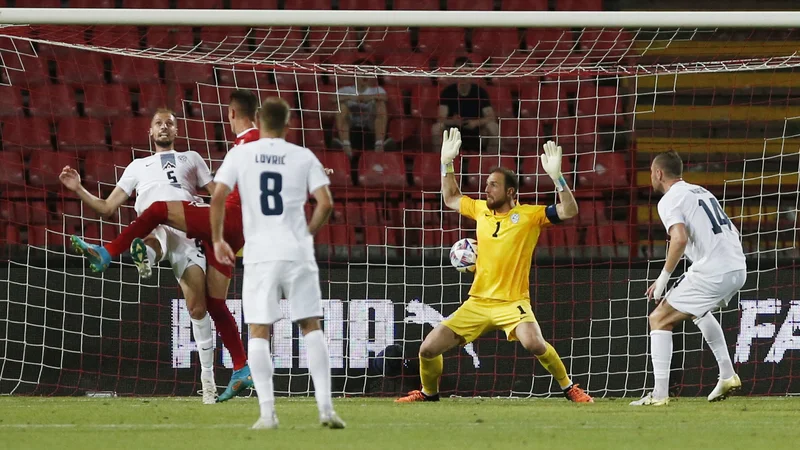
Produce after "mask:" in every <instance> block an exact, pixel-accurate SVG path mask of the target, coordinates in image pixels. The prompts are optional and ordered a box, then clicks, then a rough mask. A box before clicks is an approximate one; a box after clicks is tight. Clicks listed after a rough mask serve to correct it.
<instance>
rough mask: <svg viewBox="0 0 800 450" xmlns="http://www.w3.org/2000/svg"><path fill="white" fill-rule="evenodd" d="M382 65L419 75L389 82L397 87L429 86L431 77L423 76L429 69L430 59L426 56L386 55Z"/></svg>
mask: <svg viewBox="0 0 800 450" xmlns="http://www.w3.org/2000/svg"><path fill="white" fill-rule="evenodd" d="M382 65H383V66H386V67H403V68H404V70H405V71H406V72H408V73H420V74H419V75H403V76H401V77H394V79H393V80H391V81H392V82H393V83H395V84H396V85H397V86H400V87H413V86H416V85H418V84H423V85H430V84H431V77H430V76H428V75H425V74H424V73H425V72H428V71H430V69H431V58H430V56H428V55H424V54H421V53H391V54H389V55H386V58H384V60H383V64H382Z"/></svg>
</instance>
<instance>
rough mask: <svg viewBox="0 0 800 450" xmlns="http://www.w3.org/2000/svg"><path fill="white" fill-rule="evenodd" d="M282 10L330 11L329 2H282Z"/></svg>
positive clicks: (287, 0)
mask: <svg viewBox="0 0 800 450" xmlns="http://www.w3.org/2000/svg"><path fill="white" fill-rule="evenodd" d="M283 9H323V10H324V9H331V0H284V2H283Z"/></svg>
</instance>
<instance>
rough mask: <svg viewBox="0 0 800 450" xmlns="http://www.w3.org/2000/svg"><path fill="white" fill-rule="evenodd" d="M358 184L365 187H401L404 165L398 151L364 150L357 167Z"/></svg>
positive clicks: (404, 170)
mask: <svg viewBox="0 0 800 450" xmlns="http://www.w3.org/2000/svg"><path fill="white" fill-rule="evenodd" d="M358 180H359V184H361V186H363V187H365V188H368V189H369V188H383V189H403V188H405V187H406V166H405V162H404V161H403V156H402V155H401V154H398V153H386V152H381V153H376V152H364V153H362V154H361V159H360V160H359V168H358Z"/></svg>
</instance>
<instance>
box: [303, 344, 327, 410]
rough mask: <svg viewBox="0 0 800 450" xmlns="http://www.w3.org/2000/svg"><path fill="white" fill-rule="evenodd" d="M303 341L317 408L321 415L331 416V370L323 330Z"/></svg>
mask: <svg viewBox="0 0 800 450" xmlns="http://www.w3.org/2000/svg"><path fill="white" fill-rule="evenodd" d="M303 340H304V341H305V343H306V349H307V350H308V371H309V372H310V373H311V380H312V381H313V382H314V398H316V399H317V408H318V409H319V413H320V414H329V413H330V412H331V411H333V403H332V400H331V368H330V357H329V356H328V345H327V344H326V343H325V335H324V334H323V333H322V330H314V331H312V332H310V333H308V334H306V335H305V336H303Z"/></svg>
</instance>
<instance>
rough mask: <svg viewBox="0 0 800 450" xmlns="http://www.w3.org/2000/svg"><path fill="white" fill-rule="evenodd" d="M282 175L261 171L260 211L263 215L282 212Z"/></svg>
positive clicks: (274, 214)
mask: <svg viewBox="0 0 800 450" xmlns="http://www.w3.org/2000/svg"><path fill="white" fill-rule="evenodd" d="M281 189H283V176H281V174H279V173H276V172H262V173H261V213H262V214H264V215H265V216H279V215H281V214H283V198H281Z"/></svg>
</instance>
